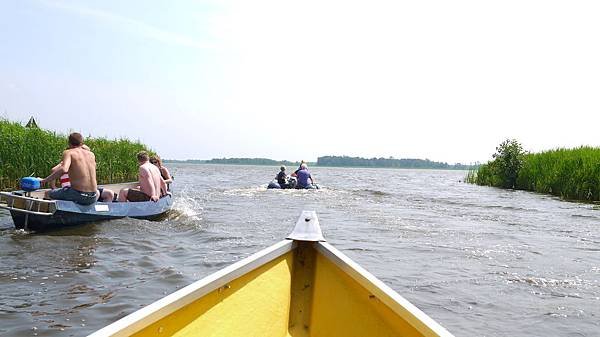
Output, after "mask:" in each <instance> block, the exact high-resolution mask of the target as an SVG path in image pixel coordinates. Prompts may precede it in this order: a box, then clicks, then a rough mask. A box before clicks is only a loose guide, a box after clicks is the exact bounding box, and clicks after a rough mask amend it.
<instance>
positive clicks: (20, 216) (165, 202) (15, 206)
mask: <svg viewBox="0 0 600 337" xmlns="http://www.w3.org/2000/svg"><path fill="white" fill-rule="evenodd" d="M120 186H122V185H120ZM172 199H173V198H172V197H171V196H170V195H168V196H165V197H163V198H161V199H160V200H159V201H157V202H153V201H145V202H113V203H105V202H96V203H94V204H92V205H79V204H77V203H74V202H72V201H65V200H43V199H41V198H40V194H39V193H38V194H37V195H29V196H25V195H24V193H23V192H22V191H16V192H12V193H7V192H1V194H0V208H4V209H7V210H8V211H9V212H10V214H11V217H12V219H13V222H14V224H15V228H17V229H25V230H28V231H35V232H43V231H48V230H53V229H58V228H62V227H67V226H76V225H80V224H84V223H89V222H96V221H103V220H112V219H119V218H125V217H131V218H138V219H150V220H153V219H157V218H160V217H161V216H162V215H164V214H165V213H166V212H167V211H169V210H170V209H171V207H172V205H173V200H172Z"/></svg>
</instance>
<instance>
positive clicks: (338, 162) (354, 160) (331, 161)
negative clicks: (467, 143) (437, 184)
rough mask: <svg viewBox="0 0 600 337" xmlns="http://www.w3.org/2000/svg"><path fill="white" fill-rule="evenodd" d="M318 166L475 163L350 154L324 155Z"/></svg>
mask: <svg viewBox="0 0 600 337" xmlns="http://www.w3.org/2000/svg"><path fill="white" fill-rule="evenodd" d="M317 166H335V167H373V168H376V167H377V168H413V169H443V170H468V169H472V168H473V167H474V165H463V164H455V165H450V164H448V163H444V162H436V161H431V160H429V159H394V158H392V157H390V158H361V157H348V156H324V157H319V158H318V159H317Z"/></svg>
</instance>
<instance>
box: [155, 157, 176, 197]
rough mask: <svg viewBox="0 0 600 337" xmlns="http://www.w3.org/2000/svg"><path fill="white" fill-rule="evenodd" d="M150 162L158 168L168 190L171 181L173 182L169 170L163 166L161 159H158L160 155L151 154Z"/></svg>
mask: <svg viewBox="0 0 600 337" xmlns="http://www.w3.org/2000/svg"><path fill="white" fill-rule="evenodd" d="M150 164H153V165H155V166H156V167H158V169H159V170H160V176H161V177H162V178H163V180H164V181H165V184H167V190H170V189H171V183H172V182H173V176H172V175H171V173H170V172H169V170H168V169H167V168H166V167H164V166H163V164H162V161H161V160H160V157H159V156H151V157H150Z"/></svg>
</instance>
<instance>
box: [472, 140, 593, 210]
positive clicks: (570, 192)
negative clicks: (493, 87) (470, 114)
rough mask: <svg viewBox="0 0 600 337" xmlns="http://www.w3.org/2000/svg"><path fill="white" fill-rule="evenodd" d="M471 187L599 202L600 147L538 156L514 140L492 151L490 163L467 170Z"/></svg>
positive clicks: (564, 150) (541, 153)
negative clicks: (490, 187)
mask: <svg viewBox="0 0 600 337" xmlns="http://www.w3.org/2000/svg"><path fill="white" fill-rule="evenodd" d="M465 181H466V182H468V183H472V184H477V185H483V186H493V187H500V188H507V189H514V190H524V191H530V192H537V193H543V194H550V195H554V196H558V197H561V198H563V199H565V200H577V201H588V202H597V201H600V148H598V147H590V146H581V147H578V148H573V149H565V148H558V149H554V150H549V151H543V152H540V153H529V152H526V151H524V150H523V148H522V146H521V144H520V143H519V142H517V141H516V140H514V139H512V140H508V139H507V140H506V141H504V142H503V143H502V144H500V145H499V146H498V147H497V148H496V153H495V154H494V155H493V160H491V161H489V162H488V163H486V164H483V165H481V166H480V167H479V168H477V169H473V170H470V171H469V173H468V174H467V177H466V178H465Z"/></svg>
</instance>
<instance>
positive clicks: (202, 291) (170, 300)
mask: <svg viewBox="0 0 600 337" xmlns="http://www.w3.org/2000/svg"><path fill="white" fill-rule="evenodd" d="M296 246H297V243H296V242H295V241H290V240H283V241H280V242H278V243H276V244H274V245H272V246H271V247H269V248H265V249H263V250H261V251H260V252H257V253H255V254H253V255H250V256H249V257H247V258H245V259H243V260H241V261H238V262H236V263H234V264H232V265H230V266H228V267H226V268H224V269H221V270H219V271H217V272H215V273H213V274H211V275H209V276H207V277H205V278H203V279H201V280H199V281H196V282H194V283H192V284H190V285H188V286H186V287H184V288H182V289H179V290H178V291H176V292H174V293H172V294H170V295H168V296H166V297H164V298H162V299H160V300H158V301H156V302H154V303H152V304H150V305H148V306H146V307H144V308H142V309H140V310H138V311H136V312H134V313H132V314H130V315H127V316H125V317H123V318H121V319H120V320H118V321H116V322H114V323H112V324H110V325H108V326H106V327H104V328H102V329H100V330H98V331H96V332H94V333H92V334H91V335H89V337H101V336H102V337H104V336H130V335H132V334H134V333H136V332H137V331H139V330H141V329H143V328H144V327H146V326H148V325H149V324H152V323H154V322H156V321H158V320H160V319H162V318H164V317H166V316H168V315H170V314H172V313H173V312H175V311H177V310H179V309H181V308H183V307H185V306H186V305H188V304H190V303H192V302H194V301H195V300H197V299H199V298H201V297H202V296H204V295H206V294H208V293H210V292H212V291H214V290H216V289H218V288H220V287H223V286H225V285H226V284H227V283H229V282H231V281H233V280H235V279H237V278H238V277H240V276H242V275H245V274H247V273H248V272H251V271H252V270H254V269H256V268H259V267H261V266H262V265H264V264H266V263H268V262H270V261H272V260H274V259H276V258H278V257H280V256H282V255H284V254H286V253H288V252H290V251H292V250H293V249H294V248H296Z"/></svg>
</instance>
